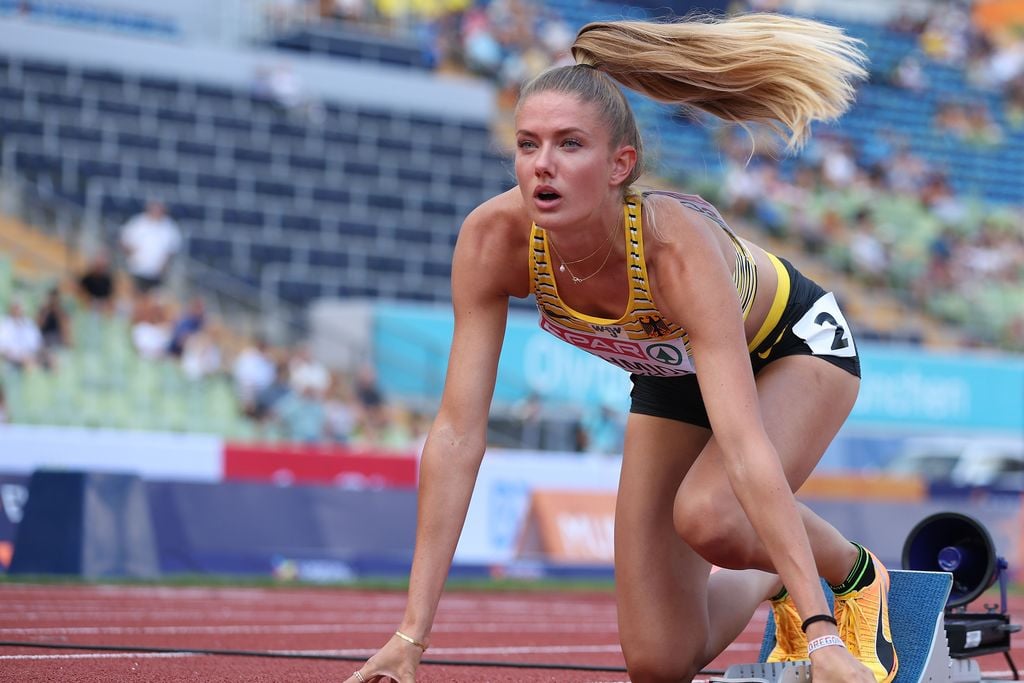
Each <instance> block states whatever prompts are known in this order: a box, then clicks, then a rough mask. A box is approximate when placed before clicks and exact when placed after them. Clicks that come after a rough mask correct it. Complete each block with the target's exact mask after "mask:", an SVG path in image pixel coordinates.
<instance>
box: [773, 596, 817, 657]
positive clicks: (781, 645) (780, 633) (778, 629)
mask: <svg viewBox="0 0 1024 683" xmlns="http://www.w3.org/2000/svg"><path fill="white" fill-rule="evenodd" d="M770 602H771V606H772V616H773V617H775V647H773V648H772V651H771V652H769V653H768V659H767V660H766V661H767V662H768V663H769V664H771V663H774V662H800V661H804V660H806V659H808V654H807V636H806V635H805V634H804V632H803V629H801V628H800V625H801V623H802V622H801V621H800V613H799V612H797V611H796V605H795V604H794V603H793V598H792V597H790V595H789V593H786V595H785V596H784V597H782V598H780V599H778V600H771V601H770Z"/></svg>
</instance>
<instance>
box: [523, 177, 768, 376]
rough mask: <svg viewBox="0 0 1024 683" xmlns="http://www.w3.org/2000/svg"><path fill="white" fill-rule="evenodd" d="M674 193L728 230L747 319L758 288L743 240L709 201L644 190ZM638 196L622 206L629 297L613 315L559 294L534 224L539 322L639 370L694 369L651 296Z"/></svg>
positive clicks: (543, 238) (680, 335) (683, 342)
mask: <svg viewBox="0 0 1024 683" xmlns="http://www.w3.org/2000/svg"><path fill="white" fill-rule="evenodd" d="M650 194H660V195H667V196H671V197H673V198H675V199H676V200H677V201H679V202H680V203H681V204H682V205H683V206H685V207H687V208H688V209H691V210H693V211H696V212H698V213H700V214H701V215H703V216H705V217H707V218H709V219H711V220H712V221H714V222H715V223H716V224H717V225H719V226H721V227H722V229H723V230H725V231H726V233H727V234H728V235H729V237H730V238H731V240H732V244H733V247H734V249H735V251H736V266H735V269H734V272H733V282H734V283H735V285H736V290H737V292H738V293H739V297H740V304H741V306H742V309H743V317H744V319H746V317H747V315H748V314H749V313H750V308H751V306H752V305H753V303H754V295H755V294H756V293H757V268H756V266H755V264H754V259H753V256H752V255H751V253H750V250H749V249H747V247H746V245H745V244H743V242H742V241H740V239H739V237H737V236H736V235H735V233H733V231H732V230H731V229H730V228H729V226H728V225H727V224H726V222H725V220H723V219H722V217H721V215H719V213H718V211H717V210H716V209H715V208H714V207H713V206H712V205H711V204H709V203H708V202H706V201H704V200H703V199H702V198H700V197H698V196H695V195H686V194H677V193H674V192H648V193H644V195H643V196H644V197H646V196H648V195H650ZM642 211H643V202H642V197H640V196H637V195H631V196H629V197H627V198H626V201H625V204H624V206H623V214H624V217H625V226H624V230H625V235H626V252H627V253H626V263H627V264H628V267H629V282H630V287H629V300H628V303H627V305H626V311H625V313H623V314H622V316H621V317H620V318H618V319H608V318H597V317H594V316H590V315H586V314H584V313H580V312H579V311H575V310H573V309H572V308H570V307H569V306H568V305H567V304H566V303H565V302H564V301H562V298H561V297H560V296H559V294H558V287H557V285H556V284H555V275H554V271H553V269H552V268H553V266H552V262H551V258H550V255H549V254H550V252H549V247H548V240H547V234H546V233H545V231H544V229H543V228H541V227H540V226H538V225H536V224H534V225H533V229H532V235H531V249H530V266H531V273H532V277H533V279H532V282H531V288H532V291H533V294H534V296H535V297H536V299H537V308H538V309H539V310H540V326H541V328H542V329H544V330H545V331H547V332H550V333H551V334H553V335H554V336H556V337H558V338H559V339H561V340H563V341H565V342H568V343H570V344H572V345H573V346H577V347H579V348H581V349H583V350H584V351H588V352H590V353H592V354H594V355H596V356H599V357H600V358H603V359H604V360H606V361H608V362H610V363H612V364H614V365H617V366H619V367H620V368H622V369H624V370H627V371H629V372H632V373H636V374H639V375H652V376H660V377H676V376H680V375H688V374H691V373H693V372H694V367H693V360H692V353H691V351H690V341H689V339H688V338H687V336H686V332H685V331H684V330H683V329H682V328H681V327H680V326H679V325H677V324H676V323H674V322H672V321H670V320H666V319H665V318H664V316H662V315H661V313H660V312H659V311H658V307H657V305H656V304H655V302H654V298H653V297H652V296H651V288H650V282H649V280H648V277H647V263H646V261H645V259H644V240H643V229H642V228H643V223H642V221H643V217H642Z"/></svg>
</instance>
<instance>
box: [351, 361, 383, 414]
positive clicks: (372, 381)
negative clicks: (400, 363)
mask: <svg viewBox="0 0 1024 683" xmlns="http://www.w3.org/2000/svg"><path fill="white" fill-rule="evenodd" d="M354 389H355V395H356V400H358V401H359V405H360V406H361V407H362V409H363V410H364V411H374V410H377V409H379V408H381V407H382V406H383V405H384V394H383V393H382V392H381V390H380V386H379V385H378V384H377V373H376V372H374V370H373V367H371V366H369V365H364V366H362V367H361V368H359V370H358V371H357V372H356V378H355V386H354Z"/></svg>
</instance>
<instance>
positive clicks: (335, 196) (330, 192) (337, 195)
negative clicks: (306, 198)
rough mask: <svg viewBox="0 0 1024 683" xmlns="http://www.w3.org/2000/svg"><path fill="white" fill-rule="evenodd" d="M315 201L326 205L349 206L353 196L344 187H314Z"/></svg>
mask: <svg viewBox="0 0 1024 683" xmlns="http://www.w3.org/2000/svg"><path fill="white" fill-rule="evenodd" d="M313 199H314V200H316V201H317V202H323V203H325V204H349V203H350V202H351V201H352V194H351V193H350V192H349V191H348V190H346V189H345V188H343V187H339V188H334V187H314V188H313Z"/></svg>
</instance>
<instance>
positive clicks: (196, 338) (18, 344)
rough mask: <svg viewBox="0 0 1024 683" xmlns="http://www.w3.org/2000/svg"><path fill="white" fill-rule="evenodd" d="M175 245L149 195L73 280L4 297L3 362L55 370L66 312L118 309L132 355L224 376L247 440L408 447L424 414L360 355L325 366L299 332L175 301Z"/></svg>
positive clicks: (97, 313)
mask: <svg viewBox="0 0 1024 683" xmlns="http://www.w3.org/2000/svg"><path fill="white" fill-rule="evenodd" d="M180 245H181V233H180V231H179V229H178V227H177V225H176V223H175V222H174V220H173V218H172V217H171V216H169V215H168V213H167V211H166V209H165V207H164V205H163V204H162V203H161V202H157V201H154V202H151V203H150V204H149V205H148V207H147V208H146V210H145V211H144V212H142V213H140V214H139V215H137V216H134V217H133V218H131V219H130V220H129V221H128V222H127V223H126V224H125V225H124V226H122V228H121V230H120V243H119V244H118V245H117V250H116V251H114V253H113V254H112V253H111V250H106V249H100V250H97V251H95V253H93V254H92V256H91V258H90V259H89V260H88V261H87V262H86V264H85V265H84V267H83V268H82V269H81V271H80V272H78V273H76V274H75V277H74V278H73V281H72V282H68V283H63V284H58V285H56V286H53V287H51V288H49V289H48V291H47V293H46V294H45V297H44V298H43V299H42V300H41V302H40V303H39V305H38V307H36V310H32V311H30V310H26V307H25V306H24V305H23V303H22V299H23V298H24V297H19V296H17V295H15V296H13V297H12V298H11V300H10V303H9V305H8V307H7V311H6V314H5V315H3V316H2V317H0V356H2V363H3V364H4V366H5V367H4V370H5V371H14V372H18V373H23V372H34V371H44V372H48V373H60V372H61V362H60V359H61V353H62V351H65V350H67V351H70V350H72V349H74V347H75V345H76V341H75V338H74V334H73V328H74V326H73V325H72V322H71V318H72V311H76V312H78V313H79V314H81V315H84V316H93V317H95V318H96V319H97V320H98V321H100V324H102V321H103V320H111V321H112V320H116V319H121V320H125V321H126V322H127V325H126V326H125V327H124V329H125V330H126V332H127V334H128V335H129V337H130V339H129V340H128V342H129V343H128V344H125V347H126V348H129V349H130V351H131V353H134V354H136V355H137V357H138V358H139V359H140V360H142V361H145V362H148V363H151V364H172V365H174V366H176V367H177V368H179V369H180V371H181V373H182V374H183V375H184V377H185V378H186V379H187V380H188V381H191V382H194V383H201V382H203V381H204V380H208V379H211V378H218V379H223V380H225V381H227V382H230V384H231V386H232V387H233V391H234V395H235V398H236V401H237V410H238V412H239V414H240V415H242V416H244V418H245V419H246V420H247V421H248V422H249V424H250V426H251V427H252V429H251V430H249V432H248V435H249V436H250V437H251V438H253V439H257V440H265V441H287V442H292V443H308V444H313V443H317V444H344V445H348V446H351V447H353V448H357V449H360V450H363V451H367V452H394V451H401V452H408V451H410V450H413V449H416V448H417V446H418V443H419V441H420V440H421V439H422V438H423V436H424V429H425V422H424V418H423V416H421V415H420V414H419V413H417V412H415V411H413V410H412V409H410V408H408V407H406V406H404V405H402V404H401V403H400V402H398V401H394V400H388V398H387V397H386V396H385V395H384V394H383V392H382V390H381V389H380V387H379V386H378V384H377V381H376V376H375V373H374V371H373V369H372V367H370V366H369V365H366V366H363V367H360V368H358V369H356V370H355V371H354V372H351V373H347V372H339V371H335V370H332V369H329V368H327V367H326V366H325V365H324V364H323V363H321V362H319V361H317V360H316V359H315V358H314V357H313V355H312V354H311V352H310V349H309V347H308V346H307V345H305V344H303V343H297V344H295V345H292V346H285V347H274V346H271V345H270V344H268V343H267V342H266V340H264V339H262V338H258V337H257V338H254V339H247V338H238V337H237V336H236V335H233V334H232V333H231V331H230V330H229V329H226V327H225V326H224V325H222V324H220V323H219V322H218V320H217V319H216V317H215V316H212V315H210V314H209V313H208V312H207V310H206V304H205V301H204V299H203V297H202V296H201V295H193V296H191V297H190V298H188V299H187V300H185V301H180V300H177V299H176V298H175V297H174V295H173V294H172V293H171V290H170V288H168V287H166V286H165V284H166V281H165V280H166V276H167V273H168V271H169V268H170V266H171V263H172V261H173V259H174V257H175V255H176V254H177V252H178V249H179V248H180ZM122 263H123V268H122V267H120V266H119V265H118V264H122ZM122 271H123V276H122V274H121V273H122ZM105 360H106V361H113V359H105ZM3 396H4V393H3V385H2V383H0V422H4V421H7V420H8V418H9V415H8V411H7V410H6V409H5V403H4V400H3Z"/></svg>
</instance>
